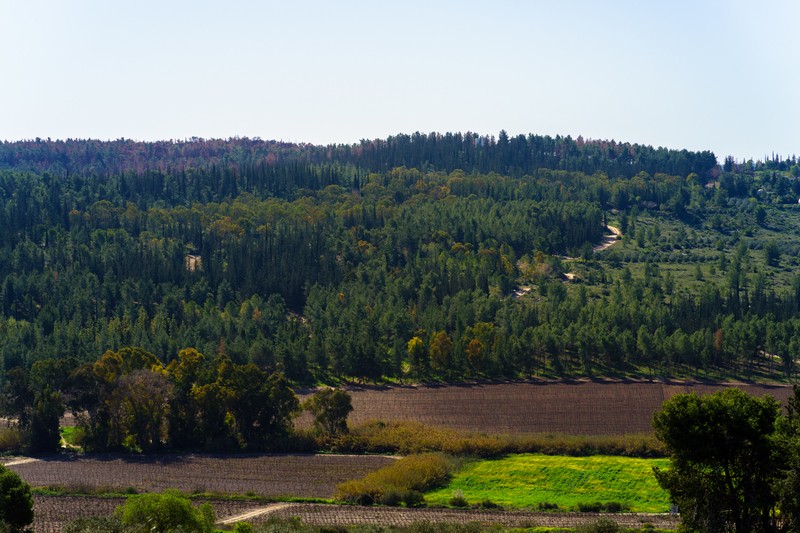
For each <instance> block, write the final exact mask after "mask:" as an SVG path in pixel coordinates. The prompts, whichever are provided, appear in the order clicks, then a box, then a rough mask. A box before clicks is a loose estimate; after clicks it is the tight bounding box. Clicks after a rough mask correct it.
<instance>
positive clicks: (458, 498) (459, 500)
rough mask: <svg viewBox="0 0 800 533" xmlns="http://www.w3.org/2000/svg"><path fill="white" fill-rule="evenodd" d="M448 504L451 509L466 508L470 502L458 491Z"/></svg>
mask: <svg viewBox="0 0 800 533" xmlns="http://www.w3.org/2000/svg"><path fill="white" fill-rule="evenodd" d="M447 503H449V504H450V506H451V507H466V506H467V505H469V502H468V501H467V499H466V498H465V497H464V494H462V492H461V491H460V490H458V491H456V492H455V493H454V494H453V496H452V497H451V498H450V500H449V501H448V502H447Z"/></svg>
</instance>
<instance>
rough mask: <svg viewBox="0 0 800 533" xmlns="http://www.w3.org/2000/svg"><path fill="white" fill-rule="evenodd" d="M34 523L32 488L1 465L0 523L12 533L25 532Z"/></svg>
mask: <svg viewBox="0 0 800 533" xmlns="http://www.w3.org/2000/svg"><path fill="white" fill-rule="evenodd" d="M32 522H33V498H32V497H31V487H30V485H28V484H27V483H25V482H24V481H22V479H21V478H20V477H19V476H18V475H17V474H16V473H15V472H12V471H11V470H9V469H8V468H6V467H4V466H1V465H0V523H5V524H7V525H8V526H9V530H10V531H23V530H25V528H26V527H27V526H28V525H29V524H31V523H32Z"/></svg>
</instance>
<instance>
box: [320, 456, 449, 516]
mask: <svg viewBox="0 0 800 533" xmlns="http://www.w3.org/2000/svg"><path fill="white" fill-rule="evenodd" d="M452 470H453V463H452V461H451V460H450V459H449V458H448V457H447V456H445V455H443V454H439V453H426V454H421V455H409V456H408V457H403V458H402V459H398V460H397V461H396V462H394V463H393V464H391V465H389V466H385V467H383V468H381V469H379V470H376V471H374V472H370V473H369V474H367V475H366V476H364V478H363V479H356V480H352V481H346V482H344V483H341V484H340V485H339V486H338V487H337V490H338V492H337V495H336V497H337V498H338V499H340V500H344V501H347V502H351V503H361V504H371V503H374V502H379V501H381V500H382V499H383V496H384V494H388V493H390V492H397V493H404V494H408V493H409V492H411V491H413V492H418V493H422V492H425V491H427V490H430V489H432V488H434V487H438V486H440V485H443V484H445V483H446V482H447V480H448V479H449V478H450V473H451V472H452ZM404 500H406V498H404ZM407 503H408V502H407Z"/></svg>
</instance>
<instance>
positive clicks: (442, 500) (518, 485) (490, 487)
mask: <svg viewBox="0 0 800 533" xmlns="http://www.w3.org/2000/svg"><path fill="white" fill-rule="evenodd" d="M654 466H657V467H660V468H667V467H668V466H669V460H668V459H642V458H630V457H610V456H592V457H566V456H547V455H533V454H524V455H513V456H509V457H506V458H504V459H496V460H488V461H475V462H472V463H468V464H466V465H465V466H464V467H463V468H462V469H461V470H460V471H459V472H458V473H457V474H455V475H454V476H453V478H452V479H451V481H450V483H449V484H448V485H447V486H445V487H443V488H441V489H438V490H435V491H433V492H429V493H428V494H426V495H425V500H426V501H427V502H428V504H430V505H441V506H445V505H448V502H449V501H450V499H451V498H452V496H453V494H457V493H460V494H463V496H464V498H466V499H467V501H468V502H469V503H470V504H472V503H477V502H479V501H481V500H487V499H488V500H491V501H493V502H495V503H497V504H499V505H501V506H503V507H517V508H536V507H537V506H540V505H541V504H545V503H549V504H555V505H558V507H559V508H560V509H567V510H573V509H574V510H577V509H578V506H579V505H583V506H586V505H591V504H593V503H594V502H603V503H608V502H618V503H620V504H622V505H623V506H624V507H627V508H628V510H630V511H632V512H644V513H659V512H666V511H668V510H669V496H668V495H667V493H666V492H665V491H664V490H662V489H661V488H660V487H659V486H658V484H657V483H656V480H655V477H654V476H653V467H654Z"/></svg>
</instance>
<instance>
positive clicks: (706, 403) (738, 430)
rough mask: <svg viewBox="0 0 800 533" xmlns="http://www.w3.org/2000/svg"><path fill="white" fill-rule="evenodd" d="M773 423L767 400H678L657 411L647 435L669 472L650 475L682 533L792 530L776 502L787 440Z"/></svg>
mask: <svg viewBox="0 0 800 533" xmlns="http://www.w3.org/2000/svg"><path fill="white" fill-rule="evenodd" d="M780 418H781V417H780V406H779V405H778V402H777V401H775V400H774V399H773V398H769V397H764V398H753V397H751V396H749V395H747V394H746V393H744V392H742V391H740V390H738V389H727V390H724V391H721V392H718V393H716V394H711V395H708V396H703V397H698V396H697V395H696V394H681V395H677V396H675V397H673V398H671V399H670V400H668V401H666V402H665V403H664V405H663V407H662V409H661V411H659V412H658V413H656V415H655V417H654V420H653V428H654V430H655V434H656V437H657V438H658V439H659V440H660V441H661V442H663V443H664V445H665V446H666V448H667V451H668V453H669V456H670V460H671V463H672V465H671V467H670V468H669V469H668V470H660V469H656V471H655V475H656V479H657V480H658V483H659V484H660V485H661V486H662V487H663V488H664V489H666V490H667V491H668V492H669V493H670V497H671V499H672V501H673V502H674V503H675V504H677V505H678V508H679V510H680V513H681V519H682V525H681V530H682V531H703V532H727V531H735V532H737V533H745V532H749V533H753V532H779V531H795V530H796V529H794V527H793V525H792V524H794V520H792V517H791V512H792V509H791V506H790V505H789V502H788V500H786V499H782V498H781V492H782V488H783V487H784V486H785V484H786V483H787V474H788V472H789V471H790V467H791V465H790V459H789V455H788V454H787V451H788V450H787V446H788V445H789V443H791V442H793V441H794V439H793V438H791V437H790V436H786V435H784V434H783V432H782V431H779V423H778V422H779V419H780ZM781 425H783V422H781ZM795 468H796V467H795ZM782 500H783V501H782ZM781 505H783V509H781V508H780V507H781ZM781 511H783V512H781Z"/></svg>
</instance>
